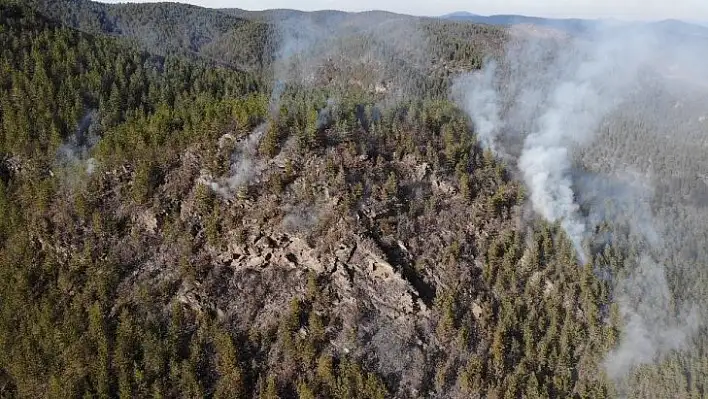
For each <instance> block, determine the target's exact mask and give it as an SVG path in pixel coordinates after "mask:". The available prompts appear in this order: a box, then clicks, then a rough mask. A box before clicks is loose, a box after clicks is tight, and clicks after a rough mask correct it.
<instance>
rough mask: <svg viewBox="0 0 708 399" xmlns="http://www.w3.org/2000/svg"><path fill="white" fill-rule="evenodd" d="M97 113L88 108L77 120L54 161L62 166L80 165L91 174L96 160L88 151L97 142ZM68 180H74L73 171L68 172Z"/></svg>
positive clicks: (71, 167) (70, 167)
mask: <svg viewBox="0 0 708 399" xmlns="http://www.w3.org/2000/svg"><path fill="white" fill-rule="evenodd" d="M97 120H98V113H97V111H96V110H88V111H86V112H85V113H84V115H83V117H82V118H81V120H80V121H79V123H78V125H77V127H76V131H75V132H74V134H73V135H71V136H70V137H69V138H68V140H67V141H66V142H65V143H63V144H62V145H61V146H60V147H59V149H58V150H57V154H56V161H57V163H58V164H59V166H61V167H63V168H69V169H73V168H76V167H80V168H81V169H84V171H85V173H86V174H88V175H91V174H93V172H94V171H95V169H96V166H97V161H96V160H95V159H94V158H90V157H89V152H90V151H91V149H92V148H93V147H94V146H95V145H96V143H98V140H99V139H100V138H99V136H98V132H97V129H98V123H97ZM66 178H67V179H68V180H71V181H74V180H75V176H74V173H71V172H68V175H67V176H66Z"/></svg>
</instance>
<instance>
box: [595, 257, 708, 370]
mask: <svg viewBox="0 0 708 399" xmlns="http://www.w3.org/2000/svg"><path fill="white" fill-rule="evenodd" d="M616 290H617V292H618V293H619V296H618V301H619V305H620V312H621V315H622V318H623V320H624V326H623V331H622V339H621V340H620V344H619V345H618V346H617V348H615V349H614V350H613V351H612V352H610V354H609V355H608V356H607V358H606V359H605V362H604V366H605V369H606V371H607V373H608V375H609V376H610V377H611V378H613V379H615V380H620V379H621V378H623V377H625V376H626V375H627V374H628V373H629V372H630V371H631V370H633V369H634V368H635V367H637V366H639V365H642V364H650V363H652V362H654V361H656V360H657V359H658V358H659V357H660V356H661V355H663V354H666V353H669V352H670V351H673V350H679V349H683V348H684V347H685V346H686V344H687V343H688V342H687V341H688V339H689V338H690V337H691V336H692V335H693V334H695V333H696V332H697V331H698V328H699V327H700V324H701V322H700V318H699V312H698V309H697V307H695V306H688V305H687V306H684V307H682V308H680V309H678V311H677V312H676V313H674V312H672V311H671V310H673V309H674V308H675V306H676V305H675V303H674V299H673V296H672V293H671V291H670V290H669V284H668V282H667V280H666V273H665V269H664V267H663V266H662V265H660V264H658V263H656V262H654V261H653V260H652V259H651V258H649V257H646V256H645V257H643V258H641V260H640V263H639V266H638V267H637V268H636V269H635V270H634V272H633V273H632V275H631V276H629V277H628V278H626V279H624V280H622V281H620V282H619V284H618V287H617V288H616Z"/></svg>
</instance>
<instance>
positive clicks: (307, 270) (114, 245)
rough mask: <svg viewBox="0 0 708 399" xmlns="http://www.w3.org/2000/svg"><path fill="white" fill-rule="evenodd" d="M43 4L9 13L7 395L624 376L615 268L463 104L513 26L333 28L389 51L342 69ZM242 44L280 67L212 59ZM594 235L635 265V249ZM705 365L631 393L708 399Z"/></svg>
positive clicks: (2, 358) (699, 360) (350, 40)
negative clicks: (532, 198) (533, 191)
mask: <svg viewBox="0 0 708 399" xmlns="http://www.w3.org/2000/svg"><path fill="white" fill-rule="evenodd" d="M36 4H39V3H35V5H36ZM47 4H49V5H51V4H54V3H49V2H42V4H41V7H38V8H37V9H31V8H29V7H27V6H25V5H7V4H3V5H0V44H2V49H3V50H2V51H3V52H2V65H1V67H2V72H3V73H2V75H1V77H0V79H1V80H0V90H2V93H0V118H1V120H2V125H0V126H1V127H0V153H2V168H1V171H2V175H1V176H2V179H1V181H0V293H1V295H0V396H2V397H29V396H34V397H89V396H91V397H121V398H129V397H156V398H157V397H261V398H275V397H281V398H283V397H302V398H310V397H329V398H351V397H359V398H384V397H440V398H448V397H529V398H532V397H571V396H572V397H593V398H596V397H612V396H616V395H618V394H620V393H627V392H628V391H622V392H620V391H619V390H618V389H617V387H616V385H615V384H614V382H613V380H612V377H613V376H609V375H607V374H606V372H605V369H604V368H603V365H602V362H603V359H604V358H605V356H606V354H607V353H608V352H609V351H610V350H611V349H612V348H613V347H614V346H615V344H616V343H617V342H618V337H619V336H620V334H621V331H622V320H621V315H620V314H619V309H618V306H617V304H616V303H614V302H613V290H614V286H613V282H612V280H611V279H607V278H605V275H603V274H599V273H597V271H596V270H595V268H594V267H593V265H592V264H585V265H581V264H579V263H578V259H577V257H576V254H575V252H574V250H573V247H572V244H571V243H570V241H568V239H567V238H566V237H565V234H564V233H563V231H562V230H561V228H560V226H559V225H557V224H548V223H545V222H543V221H541V220H539V219H538V218H537V217H536V216H534V215H533V213H532V212H531V211H530V210H529V209H528V207H526V206H525V204H526V197H527V194H526V190H525V188H524V187H523V186H522V184H521V183H520V182H519V181H518V180H517V179H515V177H514V176H515V174H516V171H514V169H513V165H505V164H504V163H503V162H501V161H500V160H499V159H498V158H496V157H495V156H494V155H493V154H492V153H491V152H490V151H485V150H483V149H482V147H481V143H480V142H479V138H478V136H477V135H476V133H475V132H474V131H473V130H471V128H470V123H469V120H468V117H467V116H466V115H465V114H464V113H463V112H462V111H461V110H460V109H458V108H457V107H456V106H455V105H454V104H453V103H451V102H450V101H449V100H447V99H446V97H447V91H448V88H449V85H450V83H451V80H452V79H453V78H454V76H455V74H456V71H463V70H469V69H470V68H477V67H479V66H481V62H482V59H483V57H484V56H485V55H494V54H495V52H498V51H499V48H500V47H501V46H502V45H503V42H504V41H505V40H506V37H507V36H506V33H505V32H504V31H501V30H498V29H497V28H489V27H479V26H475V25H467V24H458V23H451V22H438V21H429V20H423V21H418V22H416V24H414V25H413V26H415V32H418V33H420V36H419V37H420V38H422V39H424V40H423V41H422V42H421V43H425V47H424V50H425V51H424V52H423V53H422V54H421V52H420V51H414V50H415V49H414V46H413V44H415V43H413V42H407V43H405V42H396V41H393V42H390V43H389V42H384V43H381V40H382V37H381V36H379V35H377V34H374V33H372V32H376V30H375V29H374V30H369V29H368V27H367V29H366V30H365V31H364V32H363V33H362V32H361V31H359V30H357V29H358V28H355V29H354V34H340V36H336V37H334V38H333V39H332V40H336V41H337V42H338V43H339V44H340V45H341V47H336V48H337V49H340V50H341V49H358V51H359V53H358V54H362V55H367V56H368V58H367V57H362V58H361V60H360V61H359V64H357V65H356V68H351V69H347V68H346V66H348V65H350V64H349V63H348V62H347V60H346V59H344V60H341V59H340V60H339V61H338V62H330V61H331V60H330V59H328V58H327V56H326V55H325V56H324V57H322V54H319V53H317V51H319V50H318V48H316V47H312V46H311V45H310V41H309V39H310V38H311V37H312V36H307V37H305V39H307V40H306V41H305V42H306V45H303V46H301V47H297V46H296V47H295V48H298V51H297V52H294V53H293V54H292V55H293V57H286V56H283V55H282V53H283V51H282V44H283V42H279V41H273V42H272V44H268V45H264V43H266V42H264V41H261V40H262V37H261V34H263V35H270V33H268V32H270V29H271V28H272V27H273V26H272V25H268V24H269V23H264V22H250V21H249V22H246V23H245V25H243V24H241V22H239V21H242V20H240V19H238V20H236V19H231V18H233V17H232V16H228V15H226V14H223V15H217V14H218V12H217V11H213V10H204V9H198V8H192V7H187V6H182V5H175V4H160V5H141V6H140V7H144V8H140V9H141V10H143V11H145V10H149V11H150V12H146V13H145V14H140V16H139V17H138V16H135V17H130V18H147V19H151V20H153V21H156V22H155V23H156V24H157V25H156V26H157V27H156V28H154V27H151V28H147V27H149V26H151V25H150V23H151V22H148V23H144V22H145V20H142V19H133V20H131V21H134V22H130V24H135V25H134V26H133V28H130V29H134V30H128V28H127V27H126V26H129V25H130V24H128V22H125V21H127V20H128V17H125V16H121V17H120V21H119V19H115V18H117V17H115V16H116V15H122V14H116V13H118V12H119V11H116V10H121V7H125V9H126V10H127V9H128V8H129V7H138V6H136V5H131V6H128V5H125V6H107V5H103V4H98V3H92V2H74V3H72V4H73V6H72V7H73V8H62V7H61V6H63V5H65V4H68V3H64V2H61V3H56V4H57V6H56V7H55V8H51V7H48V6H47ZM136 9H137V8H136ZM47 10H50V11H51V12H50V13H48V14H43V13H45V12H47ZM52 10H53V11H52ZM67 10H69V11H70V12H67ZM106 10H108V11H106ZM180 10H181V11H180ZM184 10H189V11H184ZM104 12H105V13H104ZM120 12H123V11H120ZM125 12H126V14H125V15H128V14H130V13H131V12H132V11H130V12H128V11H125ZM185 12H186V14H184V13H185ZM190 13H193V14H190ZM71 15H74V16H71ZM131 15H132V14H131ZM136 15H137V14H136ZM158 15H166V16H170V15H173V16H175V17H174V18H176V19H180V20H181V19H182V17H183V16H185V15H189V16H190V17H189V18H186V19H185V21H190V20H191V19H192V18H196V20H201V21H203V27H204V28H203V30H204V32H207V33H204V37H209V38H210V40H202V39H198V38H197V39H194V38H195V37H197V36H192V33H185V35H186V36H185V35H183V34H181V33H180V34H174V35H173V34H172V33H173V32H172V31H170V30H169V29H176V31H175V32H191V31H190V30H191V29H197V28H196V27H199V26H202V25H199V24H195V25H192V24H189V23H186V22H185V23H184V25H176V26H172V24H171V22H170V23H168V22H166V21H172V19H170V18H172V17H170V18H168V19H167V20H165V21H162V22H164V24H163V23H162V22H160V19H159V18H157V17H156V16H158ZM177 16H179V17H177ZM394 17H395V18H398V17H397V16H394ZM123 18H125V19H123ZM121 21H122V22H121ZM138 21H143V22H138ZM220 21H221V22H220ZM224 21H226V22H224ZM234 21H236V22H234ZM113 23H115V24H117V25H116V26H119V25H120V24H128V25H123V27H121V28H120V30H116V29H115V27H113V25H111V24H113ZM232 23H234V24H236V26H235V27H234V26H233V25H231V24H232ZM251 23H255V24H258V25H254V26H257V28H256V31H257V33H253V32H254V31H253V30H251V29H250V28H248V26H249V25H248V24H251ZM65 24H68V25H69V26H67V25H65ZM239 24H241V25H239ZM180 26H181V27H180ZM275 26H283V25H282V23H281V24H280V25H275ZM292 26H297V25H291V27H292ZM311 26H313V27H314V32H317V33H318V32H322V31H326V30H327V29H329V28H327V27H324V28H323V27H322V26H321V24H319V23H314V22H313V24H312V25H311ZM392 26H393V27H394V28H396V29H398V32H400V33H401V35H398V38H401V37H402V34H403V33H409V32H412V31H410V30H405V29H403V28H402V27H401V26H402V25H401V24H396V23H394V24H393V25H392ZM287 27H288V26H287V25H286V28H287ZM75 28H80V29H75ZM143 28H144V29H149V30H150V32H153V31H154V30H155V29H156V30H157V31H158V32H166V33H165V34H166V35H167V36H164V37H163V36H161V34H158V35H156V36H154V40H155V41H154V42H141V43H136V42H135V40H132V39H131V37H133V38H134V37H136V36H135V35H138V33H137V32H141V31H140V30H139V29H143ZM380 28H381V27H380V26H378V27H377V28H376V29H380ZM183 29H184V30H183ZM199 29H202V28H199ZM396 29H393V30H392V31H396ZM121 32H122V33H121ZM125 32H134V33H129V34H126V33H125ZM223 32H227V33H225V35H226V36H219V34H224V33H223ZM106 33H108V34H110V35H108V36H107V35H105V34H106ZM168 33H169V34H168ZM349 33H351V32H349ZM140 35H142V33H140ZM228 35H236V36H237V37H239V38H240V40H243V41H244V42H247V43H249V46H250V47H249V48H250V50H247V51H250V53H248V56H247V57H246V58H245V59H248V60H254V59H256V60H266V59H270V60H271V61H268V63H267V66H266V67H263V65H266V63H264V64H263V65H260V64H258V62H256V63H255V64H253V65H256V67H254V69H253V70H252V72H249V71H250V69H249V71H244V69H248V68H240V67H234V63H233V62H231V61H229V62H225V61H227V60H225V59H221V60H219V62H214V61H213V60H214V58H215V57H214V56H213V54H217V53H219V51H220V50H219V51H217V50H216V49H218V48H219V46H218V45H217V44H215V43H218V41H219V40H224V41H223V42H222V43H223V44H224V45H227V42H228V41H227V40H226V39H224V38H225V37H229V36H228ZM116 36H117V37H116ZM148 37H149V38H150V37H153V36H150V35H148ZM126 38H127V39H129V40H125V39H126ZM185 38H189V39H185ZM168 39H169V40H168ZM172 39H174V40H173V41H171V40H172ZM150 40H153V39H150ZM163 40H165V41H164V42H163ZM151 43H152V44H151ZM195 43H196V44H195ZM285 43H287V40H286V41H285ZM300 43H303V42H300ZM152 46H155V47H154V48H153V47H152ZM171 46H174V48H175V49H177V50H178V51H175V52H174V53H173V52H172V51H170V52H162V51H159V52H157V53H159V55H155V54H154V53H153V52H151V51H150V50H151V49H152V50H156V49H158V48H164V49H167V48H171ZM190 46H196V47H190ZM268 46H272V47H270V48H272V51H274V52H275V53H274V54H276V55H273V54H270V53H269V51H270V50H264V48H268ZM235 49H236V47H234V51H237V50H235ZM428 49H430V51H428ZM180 51H184V52H190V53H191V55H190V57H184V56H181V55H180V54H181V53H180ZM211 51H214V53H213V54H212V53H210V52H211ZM303 53H304V54H313V53H314V54H315V56H313V57H312V58H306V57H302V54H303ZM224 54H228V53H224ZM402 54H412V55H413V56H414V57H411V58H409V57H403V56H402ZM423 56H424V57H423ZM228 57H232V56H228ZM233 57H234V58H229V59H231V60H235V59H239V58H238V57H240V56H233ZM333 59H334V60H336V58H333ZM302 60H305V61H307V62H309V63H307V64H306V65H308V66H317V67H321V66H322V65H323V64H322V63H323V62H324V65H325V66H327V65H329V68H331V70H334V71H336V73H332V72H327V69H326V68H323V69H322V71H324V72H322V74H321V75H320V78H319V79H309V78H307V76H305V77H303V75H302V74H299V73H292V72H293V71H297V68H299V65H300V62H301V61H302ZM249 62H250V61H249ZM327 62H330V63H329V64H327ZM271 63H272V65H271ZM377 68H381V69H380V70H379V69H377ZM396 70H398V71H399V72H400V73H404V75H402V76H398V77H395V76H393V75H388V74H387V73H392V71H396ZM379 71H383V72H382V73H381V74H379ZM431 71H432V72H431ZM327 73H330V75H327ZM408 73H409V74H408ZM327 76H332V78H331V79H327V78H326V77H327ZM372 76H373V78H372ZM411 76H413V77H416V78H417V79H420V81H422V82H425V84H424V85H420V86H416V87H417V88H419V89H420V88H422V90H419V91H412V90H409V89H407V88H405V86H403V84H402V82H405V81H406V80H408V79H409V77H411ZM264 77H269V79H265V78H264ZM322 77H325V78H322ZM367 77H368V78H372V81H371V82H367V81H365V80H363V79H364V78H367ZM382 80H383V84H382ZM278 81H280V83H281V84H280V85H279V84H278ZM377 85H378V87H379V88H378V89H377ZM381 86H383V89H385V90H382V89H380V87H381ZM401 88H404V89H401ZM399 89H401V90H400V91H399ZM397 93H403V94H404V95H400V96H398V95H397ZM597 246H598V248H597V251H596V253H597V258H598V259H599V258H602V260H603V262H604V263H606V264H609V265H612V266H611V268H610V269H609V270H607V273H611V274H617V273H622V272H623V270H624V269H625V265H624V260H625V259H627V258H628V257H631V256H632V254H631V251H632V250H631V248H628V247H625V246H622V245H619V244H616V245H615V244H609V243H603V244H598V245H597ZM705 364H706V363H705V356H703V355H700V354H699V355H697V356H695V357H694V358H691V360H690V361H686V360H685V358H684V357H682V356H681V355H680V354H678V353H677V354H676V355H675V357H671V358H669V359H667V360H665V362H664V363H663V364H662V366H661V367H658V366H657V367H655V368H654V367H653V366H652V367H651V368H649V367H648V368H647V369H646V371H644V370H640V371H639V372H638V373H637V374H635V375H633V376H632V378H634V379H635V380H636V381H634V382H635V384H634V385H632V386H633V387H634V388H633V389H635V391H629V392H630V393H631V394H633V395H636V396H640V397H646V396H658V397H677V396H678V397H702V396H705V394H706V387H705V382H704V381H705V378H703V379H701V378H699V377H700V376H705V375H706V371H705Z"/></svg>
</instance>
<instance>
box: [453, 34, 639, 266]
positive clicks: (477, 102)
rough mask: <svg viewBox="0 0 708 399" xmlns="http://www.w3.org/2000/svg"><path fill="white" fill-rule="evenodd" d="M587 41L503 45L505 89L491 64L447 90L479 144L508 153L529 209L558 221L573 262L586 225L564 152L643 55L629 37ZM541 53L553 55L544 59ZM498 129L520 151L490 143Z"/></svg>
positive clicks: (627, 81)
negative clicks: (457, 95) (456, 97)
mask: <svg viewBox="0 0 708 399" xmlns="http://www.w3.org/2000/svg"><path fill="white" fill-rule="evenodd" d="M594 36H595V37H593V38H591V39H576V40H573V41H568V42H567V43H563V45H562V46H559V47H557V48H556V47H555V46H556V44H553V46H554V47H553V48H552V49H550V50H549V48H547V47H544V46H543V44H541V43H539V42H533V41H528V42H524V43H522V44H521V45H520V46H522V47H520V48H519V47H513V48H510V49H509V51H508V52H507V59H505V60H504V61H503V62H504V64H505V68H506V69H505V71H506V72H508V73H509V76H508V79H509V81H508V82H507V83H505V84H507V85H508V86H507V87H506V89H507V92H501V91H502V89H504V87H503V86H502V85H503V84H502V83H499V82H498V81H497V78H496V76H497V72H496V71H497V70H499V69H500V68H498V67H497V64H496V63H490V64H489V65H488V66H487V67H486V68H485V70H483V71H482V72H481V73H477V74H476V75H474V77H473V78H470V77H466V78H462V79H461V80H459V81H458V87H457V88H456V89H455V90H456V91H457V92H460V91H462V92H463V93H466V94H464V95H463V98H464V102H463V106H464V107H465V109H466V110H467V111H468V113H469V114H470V116H471V117H472V120H473V122H474V123H475V130H476V132H477V133H478V135H479V136H480V139H481V141H482V144H483V145H484V146H485V147H487V148H489V149H491V150H492V151H494V152H496V153H498V154H501V155H502V156H509V153H511V154H513V155H516V157H517V159H516V161H517V163H518V167H519V171H520V172H521V174H522V176H523V179H524V182H525V183H526V185H527V186H528V187H529V190H530V197H531V203H532V206H533V209H534V210H535V211H536V212H538V213H539V214H540V215H541V216H543V217H544V218H545V219H546V220H548V221H550V222H554V223H555V222H560V224H561V226H562V227H563V229H564V230H565V232H566V234H567V235H568V237H569V239H570V240H571V241H572V242H573V245H574V247H575V249H576V252H577V254H578V257H579V259H580V260H581V262H585V261H587V255H586V254H585V252H584V250H583V247H582V243H583V240H584V239H585V237H586V235H587V227H586V226H585V222H584V220H583V217H582V216H581V215H579V213H578V210H579V206H578V204H577V203H576V201H575V193H574V192H573V187H572V185H573V181H572V178H571V166H572V163H571V155H572V152H573V150H574V149H577V148H580V147H582V146H584V145H588V144H589V143H591V142H592V139H593V136H594V134H595V132H596V130H597V128H598V126H599V124H600V122H601V121H602V119H603V118H604V117H605V116H606V115H607V114H608V113H609V112H610V111H611V110H612V109H613V108H615V107H616V106H618V104H620V103H621V100H622V97H623V95H624V93H625V92H626V91H627V90H628V89H629V88H630V87H631V84H632V82H633V79H634V76H636V75H637V72H638V69H639V66H640V65H641V64H642V63H643V62H644V60H645V59H646V57H647V55H648V53H647V49H646V48H645V47H644V46H641V45H640V40H639V38H637V37H621V38H614V37H610V36H609V35H604V34H603V33H601V32H598V33H596V34H595V35H594ZM549 51H551V52H553V51H555V52H556V53H555V54H552V57H549V56H548V53H549ZM544 63H547V64H544ZM509 90H513V91H514V92H513V93H509V92H508V91H509ZM502 113H503V115H502ZM529 118H530V120H529ZM502 130H508V131H512V132H515V134H516V135H517V136H515V137H511V138H508V137H507V138H505V139H506V140H507V142H506V145H509V146H510V147H513V146H514V145H516V146H520V148H521V150H520V152H519V153H517V151H514V150H508V149H507V148H504V144H503V143H499V142H498V140H499V139H500V137H499V136H500V135H501V132H502ZM509 140H511V141H512V142H510V141H509ZM513 141H516V143H514V142H513Z"/></svg>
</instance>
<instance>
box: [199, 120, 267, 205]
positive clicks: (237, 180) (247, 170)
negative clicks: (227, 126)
mask: <svg viewBox="0 0 708 399" xmlns="http://www.w3.org/2000/svg"><path fill="white" fill-rule="evenodd" d="M265 130H266V125H265V124H264V125H261V126H259V127H257V128H256V129H255V130H254V131H253V132H251V134H249V135H248V136H246V138H244V139H242V140H241V141H240V142H238V143H237V146H236V149H235V150H234V152H233V154H232V155H231V166H230V168H229V175H228V176H227V177H223V178H220V179H218V180H211V179H203V181H202V182H203V183H204V184H207V185H208V186H209V187H211V189H212V190H214V192H216V193H218V194H219V195H221V196H222V197H224V198H233V196H234V194H236V193H237V192H238V190H239V189H241V188H242V187H244V186H246V185H247V184H249V183H250V182H251V181H252V180H253V179H254V178H256V177H257V176H258V175H259V174H260V173H261V172H262V171H263V169H264V165H263V164H262V163H261V162H260V161H259V160H258V159H257V152H258V144H259V143H260V140H261V137H263V134H264V132H265Z"/></svg>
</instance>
